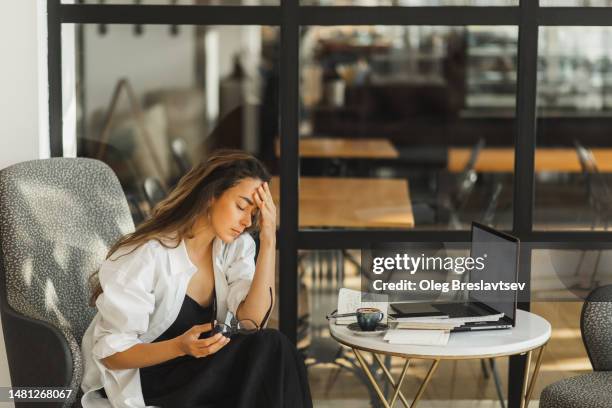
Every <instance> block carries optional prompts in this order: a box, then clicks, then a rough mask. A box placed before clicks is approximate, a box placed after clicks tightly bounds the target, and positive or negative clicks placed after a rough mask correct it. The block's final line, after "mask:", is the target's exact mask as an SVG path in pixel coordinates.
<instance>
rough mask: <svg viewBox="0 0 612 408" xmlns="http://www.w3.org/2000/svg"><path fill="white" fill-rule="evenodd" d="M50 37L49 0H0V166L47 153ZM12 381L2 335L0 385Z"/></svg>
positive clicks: (6, 384)
mask: <svg viewBox="0 0 612 408" xmlns="http://www.w3.org/2000/svg"><path fill="white" fill-rule="evenodd" d="M46 38H47V26H46V1H45V0H2V1H0V52H1V53H2V56H3V58H2V63H1V64H0V89H1V90H2V91H1V97H0V168H4V167H7V166H10V165H12V164H14V163H18V162H20V161H24V160H32V159H37V158H45V157H48V156H49V137H48V133H49V132H48V122H49V113H48V81H47V55H46V54H47V42H46ZM0 324H1V322H0ZM10 385H11V383H10V377H9V373H8V364H7V360H6V351H5V347H4V337H1V336H0V386H10ZM1 405H2V406H12V404H7V403H3V404H1Z"/></svg>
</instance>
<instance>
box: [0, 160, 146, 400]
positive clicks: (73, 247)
mask: <svg viewBox="0 0 612 408" xmlns="http://www.w3.org/2000/svg"><path fill="white" fill-rule="evenodd" d="M133 229H134V224H133V222H132V218H131V216H130V211H129V208H128V204H127V201H126V199H125V196H124V194H123V191H122V189H121V186H120V184H119V181H118V180H117V177H116V176H115V174H114V173H113V171H112V170H111V169H110V168H109V167H108V166H107V165H105V164H104V163H102V162H101V161H97V160H92V159H83V158H77V159H70V158H54V159H47V160H36V161H29V162H23V163H19V164H16V165H14V166H11V167H8V168H6V169H3V170H1V171H0V313H1V317H2V326H3V332H4V341H5V344H6V353H7V357H8V363H9V371H10V375H11V382H12V385H13V386H14V387H15V386H36V387H42V386H47V387H65V388H69V389H71V390H72V391H73V392H72V394H71V396H72V397H71V400H70V401H67V402H63V403H61V402H56V403H49V404H40V403H37V406H39V405H40V406H45V407H50V406H53V407H60V406H61V407H71V406H77V407H78V406H80V398H81V391H80V385H81V378H82V373H83V367H82V362H83V358H82V356H81V351H80V344H81V339H82V336H83V334H84V332H85V330H86V329H87V326H88V325H89V323H90V322H91V320H92V319H93V316H94V315H95V313H96V309H95V308H92V307H89V305H88V299H89V295H90V286H89V280H88V278H89V277H90V276H91V274H92V273H93V272H94V271H96V270H97V268H98V267H99V266H100V263H101V262H102V261H103V260H104V258H105V256H106V253H107V250H108V248H109V247H110V245H111V244H112V243H113V242H114V241H115V240H117V239H118V238H119V237H120V236H121V235H123V234H125V233H128V232H131V231H133ZM15 405H16V406H17V407H25V406H27V404H23V403H16V404H15ZM30 405H31V404H30Z"/></svg>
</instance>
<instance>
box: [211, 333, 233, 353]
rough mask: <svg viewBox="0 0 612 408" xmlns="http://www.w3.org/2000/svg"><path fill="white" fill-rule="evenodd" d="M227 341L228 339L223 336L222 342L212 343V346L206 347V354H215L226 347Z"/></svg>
mask: <svg viewBox="0 0 612 408" xmlns="http://www.w3.org/2000/svg"><path fill="white" fill-rule="evenodd" d="M229 341H230V339H229V338H227V337H225V336H223V339H222V340H219V341H218V342H216V343H214V344H213V345H212V346H209V347H208V354H215V353H216V352H217V351H219V350H220V349H221V348H223V347H225V345H227V343H229Z"/></svg>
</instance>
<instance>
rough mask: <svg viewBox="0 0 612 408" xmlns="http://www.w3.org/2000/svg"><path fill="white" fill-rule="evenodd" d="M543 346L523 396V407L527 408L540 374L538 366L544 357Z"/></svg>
mask: <svg viewBox="0 0 612 408" xmlns="http://www.w3.org/2000/svg"><path fill="white" fill-rule="evenodd" d="M545 346H546V344H544V345H543V346H542V347H540V352H539V353H538V359H537V360H536V365H535V368H534V369H533V374H531V378H530V380H529V387H528V388H527V394H526V395H525V407H529V401H530V400H531V393H532V392H533V389H534V388H535V387H534V386H535V382H536V380H537V379H538V374H539V372H540V365H541V364H542V356H543V355H544V347H545ZM524 381H525V382H527V377H525V380H524Z"/></svg>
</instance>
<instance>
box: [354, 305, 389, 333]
mask: <svg viewBox="0 0 612 408" xmlns="http://www.w3.org/2000/svg"><path fill="white" fill-rule="evenodd" d="M383 317H384V314H383V312H382V311H381V310H380V309H377V308H375V307H360V308H359V309H357V324H358V325H359V327H360V328H361V330H363V331H374V330H375V329H376V325H378V323H380V321H381V320H382V319H383Z"/></svg>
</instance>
